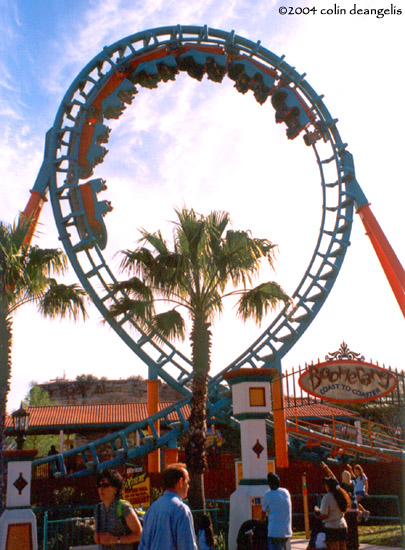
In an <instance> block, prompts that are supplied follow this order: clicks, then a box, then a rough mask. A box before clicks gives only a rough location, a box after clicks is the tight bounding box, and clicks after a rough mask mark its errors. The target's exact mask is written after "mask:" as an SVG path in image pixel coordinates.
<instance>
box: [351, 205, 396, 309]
mask: <svg viewBox="0 0 405 550" xmlns="http://www.w3.org/2000/svg"><path fill="white" fill-rule="evenodd" d="M357 213H358V214H359V216H360V218H361V221H362V222H363V225H364V228H365V230H366V233H367V236H368V238H369V239H370V241H371V244H372V245H373V247H374V251H375V253H376V254H377V257H378V259H379V261H380V264H381V266H382V268H383V270H384V273H385V276H386V277H387V279H388V282H389V284H390V285H391V289H392V291H393V293H394V296H395V298H396V300H397V302H398V305H399V307H400V308H401V311H402V314H403V315H404V317H405V271H404V268H403V267H402V265H401V262H400V261H399V259H398V257H397V256H396V254H395V252H394V250H393V249H392V247H391V245H390V243H389V242H388V239H387V238H386V236H385V234H384V232H383V230H382V229H381V227H380V225H379V223H378V222H377V220H376V218H375V216H374V214H373V213H372V211H371V209H370V205H369V204H365V205H364V206H361V207H360V208H359V209H358V210H357Z"/></svg>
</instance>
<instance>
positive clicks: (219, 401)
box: [34, 25, 368, 473]
mask: <svg viewBox="0 0 405 550" xmlns="http://www.w3.org/2000/svg"><path fill="white" fill-rule="evenodd" d="M179 72H187V74H189V75H190V76H191V77H193V78H196V79H197V80H201V79H202V78H203V76H204V75H206V76H207V78H209V79H211V80H213V81H215V82H218V83H219V82H221V81H222V79H223V78H224V77H226V76H227V77H228V78H230V79H231V80H234V81H235V88H236V89H237V90H238V91H239V92H241V93H245V92H247V91H248V90H251V91H252V92H253V94H254V97H255V99H256V100H257V101H258V102H259V103H261V104H264V103H265V102H266V101H267V103H271V105H272V107H274V109H275V118H276V122H277V123H284V124H285V125H286V127H287V139H289V140H291V139H296V138H298V137H300V138H301V137H302V138H303V142H304V144H305V146H306V147H307V149H308V150H312V152H313V154H314V155H315V160H316V163H317V165H318V168H319V175H320V176H319V177H320V184H321V190H322V216H321V222H320V228H319V236H318V239H317V242H316V245H315V249H314V252H313V254H312V257H311V258H310V261H309V264H308V267H307V268H306V270H305V273H304V275H303V277H302V279H301V281H300V282H299V284H298V286H297V288H296V290H295V291H294V293H293V294H292V305H289V306H287V307H285V308H284V309H283V310H282V311H281V312H280V313H279V314H278V316H277V317H276V318H275V319H274V320H273V321H272V322H271V324H270V326H268V327H267V329H266V330H265V331H264V332H263V333H262V334H261V335H260V337H259V338H257V340H256V341H255V342H254V343H253V344H252V345H251V346H250V347H249V348H248V349H247V350H246V351H245V352H244V353H242V354H241V355H240V356H239V357H238V358H236V359H235V360H234V361H233V362H232V363H230V364H229V365H227V366H226V367H225V368H224V369H223V370H222V371H221V372H220V373H219V374H217V375H215V376H214V377H211V378H210V381H209V399H208V403H207V406H208V414H209V417H210V418H213V419H218V420H221V421H226V422H231V423H236V421H235V420H233V419H232V416H231V407H230V403H231V402H230V394H229V390H228V387H227V385H226V384H225V382H224V380H223V375H224V374H225V373H227V372H229V371H231V370H234V369H239V368H242V367H251V368H261V367H276V368H278V369H279V371H281V359H282V358H283V357H284V356H285V354H286V353H287V352H288V351H289V350H290V349H291V348H292V346H293V345H294V344H295V343H296V342H297V340H298V339H299V338H300V337H301V336H302V334H303V333H304V332H305V330H306V329H307V328H308V326H309V325H310V323H311V322H312V321H313V319H314V318H315V316H316V315H317V314H318V312H319V311H320V309H321V307H322V305H323V304H324V302H325V300H326V298H327V297H328V295H329V293H330V291H331V289H332V287H333V285H334V283H335V281H336V278H337V276H338V273H339V271H340V268H341V266H342V263H343V260H344V258H345V254H346V251H347V249H348V247H349V245H350V233H351V227H352V223H353V212H354V209H355V208H359V207H360V206H362V205H364V204H367V203H368V201H367V199H366V197H365V195H364V193H363V192H362V190H361V188H360V186H359V184H358V183H357V181H356V177H355V172H354V164H353V158H352V155H351V154H350V152H349V151H348V149H347V145H346V144H345V143H344V142H343V141H342V139H341V137H340V135H339V132H338V130H337V125H336V123H337V120H336V119H334V118H333V117H332V116H331V114H330V113H329V111H328V109H327V108H326V106H325V104H324V102H323V96H321V95H319V94H317V93H316V92H315V91H314V90H313V88H312V87H311V86H310V85H309V84H308V82H307V81H306V78H305V76H306V75H305V74H300V73H298V72H297V71H296V70H295V69H294V68H293V67H291V66H290V65H288V64H287V63H286V61H285V60H284V56H282V57H278V56H277V55H275V54H274V53H272V52H271V51H269V50H267V49H266V48H264V47H263V46H262V45H261V43H260V41H259V42H256V43H255V42H252V41H250V40H248V39H246V38H243V37H241V36H238V35H236V34H235V33H234V32H233V31H232V32H225V31H222V30H217V29H211V28H208V27H207V26H180V25H177V26H167V27H160V28H155V29H150V30H146V31H143V32H138V33H136V34H133V35H131V36H128V37H126V38H124V39H122V40H119V41H118V42H116V43H115V44H112V45H111V46H108V47H105V48H104V49H103V50H102V51H101V52H100V53H99V54H98V55H97V56H96V57H94V59H92V61H90V62H89V63H88V64H87V65H86V66H85V67H84V69H83V70H82V71H81V72H80V73H79V74H78V75H77V77H76V78H75V80H74V81H73V83H72V84H71V86H70V87H69V89H68V90H67V92H66V94H65V96H64V98H63V100H62V102H61V105H60V107H59V109H58V112H57V114H56V118H55V121H54V124H53V127H52V128H51V129H50V130H49V131H48V134H47V139H46V147H45V156H44V161H43V165H42V167H41V170H40V172H39V174H38V177H37V180H36V182H35V185H34V190H35V191H38V192H39V193H40V194H41V195H45V194H46V192H47V190H48V189H49V191H50V196H51V201H52V208H53V213H54V218H55V222H56V225H57V229H58V233H59V237H60V240H61V242H62V243H63V246H64V248H65V251H66V254H67V256H68V258H69V260H70V263H71V265H72V266H73V268H74V270H75V272H76V274H77V276H78V278H79V280H80V282H81V284H82V285H83V287H84V288H85V290H86V291H87V293H88V295H89V296H90V297H91V299H92V301H93V302H94V304H95V305H96V307H97V308H98V310H99V311H100V313H101V315H102V316H103V317H104V319H106V321H107V322H108V323H109V324H110V325H111V327H112V328H113V329H114V330H115V331H116V332H117V334H118V335H119V336H120V337H121V339H122V340H123V341H124V342H125V343H126V344H127V345H128V346H129V347H130V349H131V350H132V351H133V352H134V353H135V354H136V355H137V356H138V357H139V358H140V359H141V360H142V361H143V362H144V363H145V364H146V365H147V366H148V368H149V372H153V373H155V375H157V376H159V377H160V378H161V379H163V380H164V381H165V382H167V383H168V384H169V385H170V386H172V387H173V388H174V389H176V390H177V391H179V392H180V393H181V394H183V395H184V399H183V400H182V401H180V402H179V403H177V404H175V405H174V406H173V407H172V408H170V409H168V410H165V411H163V412H161V413H159V414H157V415H156V416H155V417H151V418H148V419H147V420H146V421H145V422H144V423H138V424H134V425H132V426H130V427H128V428H126V429H125V430H123V431H120V432H118V433H116V434H112V435H111V436H107V437H105V438H103V439H100V440H98V441H96V442H94V443H91V444H89V445H87V446H85V447H83V448H79V449H75V450H74V451H69V452H68V453H65V454H64V455H58V456H57V457H56V458H54V457H51V458H47V459H41V460H37V461H36V462H34V466H35V465H39V464H41V463H43V462H46V461H51V462H53V463H54V465H55V467H56V464H57V463H59V464H58V469H59V471H61V472H62V473H66V470H65V467H64V459H65V458H66V457H67V456H68V454H72V453H75V454H80V455H81V457H82V459H83V461H84V463H85V465H86V466H87V471H88V472H90V471H91V472H93V471H95V470H98V469H102V468H105V467H107V466H110V467H111V466H114V467H116V466H118V465H119V464H122V463H123V462H124V461H125V460H132V459H135V458H139V457H141V456H143V455H144V454H145V453H148V452H150V451H152V450H154V449H156V448H158V447H162V446H164V445H167V444H169V443H170V442H173V441H175V440H176V439H177V438H178V437H179V435H180V434H181V433H183V432H184V430H186V429H187V420H186V419H185V418H184V416H183V415H182V414H181V406H182V405H184V404H185V403H187V402H188V401H189V399H190V391H189V389H188V388H189V382H190V381H191V377H192V368H191V367H192V365H191V361H190V359H189V358H188V357H186V356H185V355H184V354H183V353H181V352H180V351H179V350H177V349H176V348H175V347H174V346H173V345H172V344H171V343H170V342H168V341H163V343H162V342H161V341H160V342H159V343H157V342H156V341H154V340H153V339H152V338H151V337H149V336H147V335H146V334H145V333H144V332H143V331H142V330H141V328H140V327H138V326H137V325H136V324H135V322H134V321H133V319H131V318H130V317H123V318H121V319H119V320H114V319H112V318H111V316H109V315H108V308H109V306H110V305H111V304H113V303H114V302H116V301H117V300H118V296H121V295H122V292H120V293H119V294H118V293H114V292H113V291H112V290H111V286H112V284H113V283H115V282H116V278H115V275H114V273H113V272H112V270H111V269H110V267H109V266H108V265H107V263H106V261H105V259H104V257H103V254H102V250H103V249H104V248H105V245H106V237H107V230H106V226H105V223H104V216H105V214H106V213H107V212H108V210H109V208H110V206H109V204H108V203H107V201H101V200H99V199H98V193H100V192H102V191H103V189H104V188H105V185H104V183H105V182H104V181H103V180H102V179H101V178H96V179H91V177H92V175H93V172H94V168H95V166H96V165H97V164H100V163H102V162H103V159H104V156H105V154H106V153H107V150H106V149H105V147H104V144H105V143H107V142H108V138H109V133H110V129H109V128H108V127H107V126H106V124H105V122H106V121H108V120H109V119H117V118H119V117H120V116H121V115H123V114H124V112H125V109H126V108H127V106H128V105H130V104H131V103H132V101H133V100H134V97H135V94H136V93H137V91H138V90H137V86H139V87H141V88H147V89H153V88H156V87H157V84H158V83H159V82H167V81H168V80H175V77H176V75H177V74H178V73H179ZM315 183H316V184H319V181H317V182H315ZM172 410H175V411H177V413H178V417H179V419H180V420H179V421H176V422H173V421H171V422H170V421H169V420H168V416H169V413H170V412H172ZM155 420H165V421H166V424H167V426H169V430H168V431H167V432H166V433H164V434H163V435H159V434H158V433H157V432H156V429H155V428H154V421H155ZM236 424H237V423H236ZM146 426H149V427H150V429H151V431H152V436H149V437H146V438H145V437H144V435H143V434H144V431H143V430H144V429H145V427H146ZM269 427H271V422H270V421H269ZM134 433H138V434H139V436H140V438H141V442H142V444H141V445H138V446H135V447H131V446H130V444H129V443H128V436H129V435H130V434H134ZM107 443H108V444H109V445H110V446H111V448H112V450H113V451H114V452H115V454H116V457H115V458H114V459H113V460H110V461H109V462H108V463H104V462H102V461H101V459H100V458H99V455H98V454H97V447H99V446H101V445H105V444H107Z"/></svg>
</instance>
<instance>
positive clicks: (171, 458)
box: [164, 447, 179, 468]
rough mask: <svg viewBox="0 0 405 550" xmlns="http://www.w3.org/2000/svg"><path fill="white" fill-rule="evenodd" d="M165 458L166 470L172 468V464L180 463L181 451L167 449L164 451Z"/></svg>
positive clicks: (174, 448)
mask: <svg viewBox="0 0 405 550" xmlns="http://www.w3.org/2000/svg"><path fill="white" fill-rule="evenodd" d="M164 457H165V468H167V467H168V466H170V464H175V463H176V462H178V461H179V450H178V449H177V447H173V448H170V447H167V448H166V449H164Z"/></svg>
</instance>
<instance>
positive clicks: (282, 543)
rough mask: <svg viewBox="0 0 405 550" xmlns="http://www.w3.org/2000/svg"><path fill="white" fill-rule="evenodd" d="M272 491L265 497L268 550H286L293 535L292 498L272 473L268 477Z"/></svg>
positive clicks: (263, 509)
mask: <svg viewBox="0 0 405 550" xmlns="http://www.w3.org/2000/svg"><path fill="white" fill-rule="evenodd" d="M267 482H268V484H269V487H270V491H267V493H265V494H264V495H263V502H262V512H263V519H265V517H266V516H267V520H268V527H267V541H268V550H285V549H286V547H287V542H288V539H289V538H290V537H291V535H292V528H291V496H290V493H289V492H288V490H287V489H284V488H283V487H280V478H279V477H278V475H276V474H273V473H272V472H271V473H269V474H268V476H267Z"/></svg>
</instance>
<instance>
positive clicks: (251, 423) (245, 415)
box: [224, 368, 278, 550]
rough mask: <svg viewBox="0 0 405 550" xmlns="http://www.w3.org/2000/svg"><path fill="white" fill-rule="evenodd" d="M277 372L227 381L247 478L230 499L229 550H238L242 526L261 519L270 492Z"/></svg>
mask: <svg viewBox="0 0 405 550" xmlns="http://www.w3.org/2000/svg"><path fill="white" fill-rule="evenodd" d="M277 374H278V371H277V370H276V369H250V368H243V369H239V370H236V371H233V372H231V373H228V374H226V375H225V376H224V378H225V379H226V380H227V381H228V383H229V385H230V386H231V388H232V407H233V415H234V417H235V418H236V419H238V420H239V422H240V435H241V454H242V469H243V477H242V479H241V481H240V484H239V486H238V487H237V489H236V491H234V492H233V493H232V495H231V497H230V512H229V533H228V543H229V550H236V546H237V545H236V540H237V536H238V532H239V529H240V526H241V525H242V523H243V522H244V521H247V520H249V519H259V517H260V516H261V504H262V497H263V495H264V493H265V492H266V491H268V490H269V486H268V483H267V472H268V456H267V434H266V418H268V417H269V416H270V413H271V400H270V384H271V380H272V377H273V376H275V375H277Z"/></svg>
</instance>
